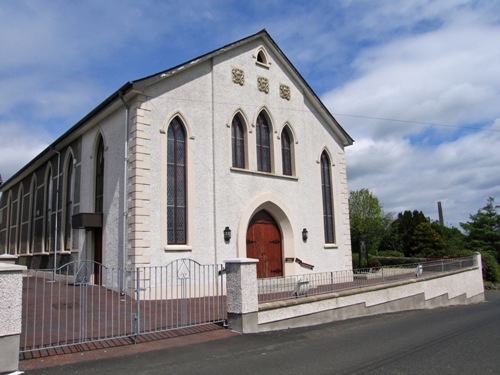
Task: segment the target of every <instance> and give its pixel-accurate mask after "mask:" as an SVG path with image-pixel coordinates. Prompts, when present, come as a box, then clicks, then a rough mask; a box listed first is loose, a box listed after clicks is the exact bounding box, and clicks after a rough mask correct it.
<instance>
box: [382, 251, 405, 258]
mask: <svg viewBox="0 0 500 375" xmlns="http://www.w3.org/2000/svg"><path fill="white" fill-rule="evenodd" d="M377 255H378V256H379V257H383V258H384V257H386V258H404V256H405V255H404V254H403V253H402V252H401V251H396V250H384V251H379V252H378V254H377Z"/></svg>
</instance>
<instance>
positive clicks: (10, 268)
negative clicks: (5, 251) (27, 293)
mask: <svg viewBox="0 0 500 375" xmlns="http://www.w3.org/2000/svg"><path fill="white" fill-rule="evenodd" d="M25 270H26V267H25V266H17V265H13V264H7V263H0V301H2V303H1V304H0V322H2V324H0V348H2V349H0V374H3V373H7V372H12V371H17V369H18V368H19V344H20V337H21V327H22V308H23V272H24V271H25Z"/></svg>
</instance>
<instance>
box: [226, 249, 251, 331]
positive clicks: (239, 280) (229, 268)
mask: <svg viewBox="0 0 500 375" xmlns="http://www.w3.org/2000/svg"><path fill="white" fill-rule="evenodd" d="M258 262H259V261H258V260H257V259H251V258H238V259H232V260H226V261H225V262H224V263H226V286H227V318H228V326H229V329H232V330H234V331H238V332H241V333H254V332H258V331H259V325H258V311H259V300H258V295H257V294H258V284H257V263H258Z"/></svg>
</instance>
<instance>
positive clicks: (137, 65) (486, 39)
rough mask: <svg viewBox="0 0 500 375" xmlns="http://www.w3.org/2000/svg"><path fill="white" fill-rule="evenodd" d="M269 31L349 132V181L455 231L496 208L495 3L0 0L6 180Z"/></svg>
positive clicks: (499, 75) (498, 33) (499, 38)
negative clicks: (211, 56) (69, 136)
mask: <svg viewBox="0 0 500 375" xmlns="http://www.w3.org/2000/svg"><path fill="white" fill-rule="evenodd" d="M264 28H265V29H266V30H267V31H268V32H269V34H270V35H271V37H272V38H273V39H274V40H275V41H276V43H277V44H278V45H279V46H280V48H281V49H282V51H283V52H284V53H285V54H286V55H287V57H288V58H289V60H290V61H291V62H292V63H293V64H294V66H295V67H296V68H297V69H298V71H299V72H300V73H301V75H302V76H303V77H304V79H305V80H306V81H307V82H308V83H309V85H310V86H311V87H312V89H313V90H314V91H315V92H316V94H317V95H318V96H319V97H320V98H321V100H322V101H323V102H324V104H325V105H326V106H327V108H328V109H329V110H330V112H331V113H332V114H333V115H334V117H335V118H336V119H337V120H338V122H339V123H340V124H341V125H342V127H343V128H344V129H345V130H346V131H347V132H348V133H349V134H350V135H351V137H352V138H354V140H355V143H354V145H353V146H351V147H348V148H347V149H346V159H347V173H348V187H349V190H359V189H362V188H367V189H369V190H370V191H371V192H372V193H373V194H374V195H375V196H377V197H378V199H379V200H380V202H381V204H382V205H383V209H384V212H386V213H392V214H394V215H397V214H398V213H399V212H403V211H405V210H412V211H413V210H418V211H422V212H423V213H424V214H425V215H426V216H428V217H430V218H431V219H432V220H437V219H438V211H437V202H441V203H442V206H443V211H444V221H445V223H446V225H448V226H454V227H459V223H460V222H466V221H468V220H470V218H469V215H470V214H474V213H476V212H477V211H478V210H479V209H480V208H482V207H484V206H485V205H486V203H487V199H488V197H494V198H496V202H497V203H499V202H500V1H496V0H484V1H481V0H477V1H466V0H435V1H433V0H335V1H331V0H326V1H323V0H315V1H311V0H307V1H294V0H276V1H264V0H247V1H225V0H205V1H203V0H200V1H191V0H183V1H178V0H176V1H170V0H163V1H162V0H141V1H137V0H82V1H78V2H74V1H66V0H52V1H35V0H31V1H30V0H16V1H9V0H0V47H1V49H0V50H1V54H0V174H1V175H2V178H3V180H4V181H6V180H7V179H8V178H9V177H11V176H12V175H13V174H14V173H15V172H16V171H18V170H19V169H20V168H21V167H22V166H23V165H25V164H26V163H27V162H29V161H30V160H31V159H32V158H33V157H35V156H36V155H37V154H38V153H39V152H40V151H42V150H43V149H45V148H46V147H47V146H48V145H49V144H50V143H52V142H53V141H54V140H55V139H56V138H57V137H59V136H60V135H62V134H63V133H64V132H65V131H66V130H67V129H68V128H70V127H71V126H73V125H74V124H75V123H76V122H77V121H78V120H80V119H81V118H83V117H84V116H85V115H86V114H87V113H89V112H90V111H91V110H92V109H93V108H95V107H96V106H97V105H98V104H99V103H101V102H102V101H103V100H104V99H106V98H107V97H108V96H109V95H111V94H112V93H113V92H115V91H116V90H117V89H118V88H120V87H121V86H122V85H123V84H124V83H126V82H127V81H131V80H135V79H139V78H142V77H145V76H148V75H151V74H154V73H157V72H160V71H163V70H166V69H168V68H171V67H173V66H176V65H178V64H180V63H183V62H185V61H188V60H190V59H192V58H195V57H197V56H199V55H202V54H204V53H207V52H210V51H212V50H215V49H218V48H220V47H222V46H224V45H226V44H229V43H232V42H234V41H236V40H239V39H241V38H244V37H246V36H249V35H252V34H254V33H256V32H258V31H260V30H262V29H264Z"/></svg>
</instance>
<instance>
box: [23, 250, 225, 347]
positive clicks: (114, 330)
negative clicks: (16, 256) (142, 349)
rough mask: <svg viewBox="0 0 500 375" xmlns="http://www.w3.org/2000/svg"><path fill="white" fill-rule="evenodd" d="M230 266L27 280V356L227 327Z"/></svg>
mask: <svg viewBox="0 0 500 375" xmlns="http://www.w3.org/2000/svg"><path fill="white" fill-rule="evenodd" d="M221 270H222V265H200V264H199V263H197V262H195V261H192V260H188V259H180V260H177V261H174V262H172V263H170V264H168V265H167V266H161V267H138V268H132V269H129V270H124V269H112V268H107V267H104V266H102V265H101V264H98V263H95V262H92V261H85V262H72V263H69V264H67V265H65V266H63V267H61V268H59V269H58V270H57V271H56V272H47V271H32V270H30V271H28V272H27V274H26V277H24V280H23V316H22V333H21V340H20V341H21V345H20V346H21V347H20V351H21V352H29V351H35V350H40V349H49V348H58V347H63V346H70V345H77V344H82V343H90V342H97V341H105V340H110V339H116V338H129V339H131V340H135V339H136V338H137V336H138V335H142V334H149V333H153V332H162V331H167V330H173V329H179V328H183V327H191V326H196V325H201V324H207V323H215V322H222V321H224V320H225V316H226V310H225V306H226V301H225V296H224V291H225V288H224V277H223V275H222V272H221Z"/></svg>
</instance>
